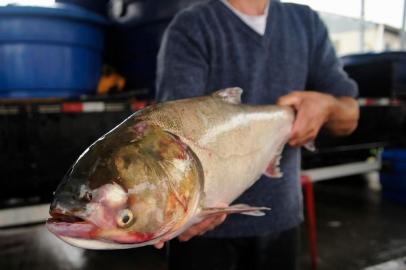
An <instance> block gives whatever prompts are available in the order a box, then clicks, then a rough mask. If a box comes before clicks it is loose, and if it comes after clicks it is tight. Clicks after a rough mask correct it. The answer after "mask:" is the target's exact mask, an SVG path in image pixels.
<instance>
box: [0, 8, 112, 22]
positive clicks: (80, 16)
mask: <svg viewBox="0 0 406 270" xmlns="http://www.w3.org/2000/svg"><path fill="white" fill-rule="evenodd" d="M16 15H17V16H42V17H43V16H48V17H59V18H61V17H62V18H68V19H76V20H84V21H87V22H93V23H96V24H107V23H108V21H107V19H105V18H104V17H102V16H100V15H97V14H96V13H93V12H90V11H88V10H86V9H84V8H81V7H78V6H75V5H69V4H59V3H55V4H53V5H50V6H23V5H7V6H0V18H1V17H3V16H16Z"/></svg>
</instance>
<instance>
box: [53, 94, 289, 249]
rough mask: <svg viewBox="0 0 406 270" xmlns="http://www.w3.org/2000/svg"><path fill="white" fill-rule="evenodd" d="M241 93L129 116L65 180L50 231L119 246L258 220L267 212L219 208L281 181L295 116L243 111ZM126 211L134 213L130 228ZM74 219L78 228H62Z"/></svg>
mask: <svg viewBox="0 0 406 270" xmlns="http://www.w3.org/2000/svg"><path fill="white" fill-rule="evenodd" d="M241 94H242V90H241V89H239V88H230V89H225V90H221V91H218V92H216V93H214V94H213V95H211V96H205V97H197V98H191V99H184V100H178V101H171V102H166V103H162V104H158V105H154V106H151V107H148V108H146V109H144V110H142V111H139V112H137V113H135V114H134V115H132V116H130V117H129V118H128V119H126V120H125V121H124V122H123V123H121V124H120V125H119V126H118V127H116V128H115V129H113V130H112V131H110V132H109V133H108V134H106V135H105V136H103V137H102V138H100V139H99V140H98V141H96V142H95V143H94V144H93V145H92V146H91V147H89V149H88V150H86V151H85V153H83V154H82V155H81V157H80V158H79V159H78V161H77V162H76V163H75V164H74V166H73V167H72V170H71V171H70V172H69V173H68V174H67V176H66V177H65V179H64V181H63V182H62V183H61V185H60V186H59V187H58V189H57V191H56V196H55V200H54V202H53V204H52V206H51V210H50V213H51V216H52V217H53V218H51V219H50V220H49V221H48V223H47V224H48V225H47V226H48V228H49V229H50V231H51V232H53V233H54V234H56V235H57V236H58V237H60V238H62V239H63V240H65V241H67V242H68V243H70V244H73V245H76V246H80V247H84V248H90V249H118V248H131V247H137V246H143V245H149V244H154V243H156V242H158V241H159V240H160V239H162V238H165V239H167V238H172V237H175V236H176V235H178V234H180V233H181V232H182V231H184V230H185V229H187V228H188V227H189V226H191V225H192V224H194V223H196V222H198V221H199V220H201V219H202V218H204V217H205V216H208V215H213V214H218V213H244V212H246V213H251V214H252V215H261V214H262V212H260V211H259V210H262V209H267V208H261V207H251V206H246V205H236V206H231V207H229V208H216V206H217V205H219V204H224V203H226V204H230V203H232V201H234V200H235V199H236V198H237V197H238V196H240V195H241V194H242V193H243V192H244V191H245V190H247V189H248V188H249V187H250V186H252V185H253V184H254V183H255V181H256V180H257V179H259V177H260V176H261V174H263V173H267V172H268V173H270V174H272V176H278V173H279V171H278V169H277V165H278V160H279V158H280V154H281V152H282V149H283V146H284V145H285V143H286V142H287V140H288V138H289V134H290V130H291V128H292V124H293V120H294V112H293V110H292V109H291V108H289V107H278V106H272V105H265V106H252V105H242V104H240V100H241ZM270 162H271V166H269V163H270ZM270 181H271V180H270ZM69 198H70V199H69ZM123 213H129V214H130V215H131V218H132V219H131V224H130V225H128V226H126V224H122V223H123V220H126V219H127V218H128V216H125V214H123ZM71 216H74V217H76V218H80V219H81V222H82V223H80V222H73V224H72V223H69V222H67V220H68V219H69V218H68V217H71ZM122 217H124V218H125V219H123V220H121V218H122ZM81 224H82V225H83V226H81ZM73 225H74V226H73ZM119 225H121V226H119ZM123 225H125V226H123Z"/></svg>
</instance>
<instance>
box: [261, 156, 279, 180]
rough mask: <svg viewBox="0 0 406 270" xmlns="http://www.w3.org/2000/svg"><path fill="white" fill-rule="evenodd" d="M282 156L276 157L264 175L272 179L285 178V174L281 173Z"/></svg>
mask: <svg viewBox="0 0 406 270" xmlns="http://www.w3.org/2000/svg"><path fill="white" fill-rule="evenodd" d="M281 158H282V156H281V155H278V156H276V157H275V158H274V159H273V160H272V161H271V162H270V163H269V165H268V167H267V168H266V170H265V172H264V175H265V176H268V177H271V178H281V177H282V176H283V173H282V172H281V169H280V167H279V164H280V162H281Z"/></svg>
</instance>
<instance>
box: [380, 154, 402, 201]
mask: <svg viewBox="0 0 406 270" xmlns="http://www.w3.org/2000/svg"><path fill="white" fill-rule="evenodd" d="M382 161H383V163H384V165H385V166H384V167H386V168H385V169H384V170H383V171H382V172H381V177H380V178H381V184H382V194H383V196H384V197H385V198H387V199H390V200H392V201H397V202H401V203H406V149H391V150H385V151H384V152H383V155H382Z"/></svg>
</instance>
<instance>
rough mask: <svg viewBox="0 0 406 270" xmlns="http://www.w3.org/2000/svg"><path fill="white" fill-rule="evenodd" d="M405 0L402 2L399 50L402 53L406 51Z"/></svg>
mask: <svg viewBox="0 0 406 270" xmlns="http://www.w3.org/2000/svg"><path fill="white" fill-rule="evenodd" d="M405 30H406V0H404V1H403V17H402V29H401V31H400V49H401V50H402V51H403V50H405V49H406V34H405Z"/></svg>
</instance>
